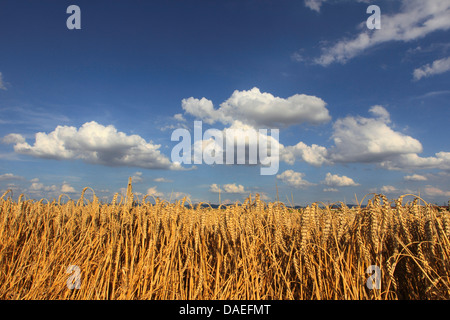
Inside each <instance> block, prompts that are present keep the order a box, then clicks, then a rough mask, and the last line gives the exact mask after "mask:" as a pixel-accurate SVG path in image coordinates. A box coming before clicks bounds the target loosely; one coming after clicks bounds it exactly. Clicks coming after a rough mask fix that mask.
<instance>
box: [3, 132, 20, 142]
mask: <svg viewBox="0 0 450 320" xmlns="http://www.w3.org/2000/svg"><path fill="white" fill-rule="evenodd" d="M25 141H26V140H25V138H24V137H23V136H22V135H21V134H18V133H10V134H8V135H6V136H4V137H3V138H2V142H3V143H7V144H11V143H16V144H20V143H25Z"/></svg>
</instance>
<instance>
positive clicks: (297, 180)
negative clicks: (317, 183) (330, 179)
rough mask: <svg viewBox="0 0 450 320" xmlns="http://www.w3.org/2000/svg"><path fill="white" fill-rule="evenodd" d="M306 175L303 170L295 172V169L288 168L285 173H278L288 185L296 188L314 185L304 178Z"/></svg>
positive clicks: (278, 176)
mask: <svg viewBox="0 0 450 320" xmlns="http://www.w3.org/2000/svg"><path fill="white" fill-rule="evenodd" d="M304 176H305V174H304V173H302V172H295V171H294V170H286V171H284V172H283V173H281V174H279V175H277V178H278V179H280V180H281V181H283V182H284V183H285V184H287V185H288V186H291V187H294V188H306V187H309V186H312V185H314V184H313V183H311V182H309V181H306V180H303V177H304Z"/></svg>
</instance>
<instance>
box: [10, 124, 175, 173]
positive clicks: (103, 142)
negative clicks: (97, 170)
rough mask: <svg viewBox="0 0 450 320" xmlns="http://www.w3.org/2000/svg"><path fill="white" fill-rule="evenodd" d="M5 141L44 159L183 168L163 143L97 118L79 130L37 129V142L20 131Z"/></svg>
mask: <svg viewBox="0 0 450 320" xmlns="http://www.w3.org/2000/svg"><path fill="white" fill-rule="evenodd" d="M3 141H4V142H7V143H14V151H15V152H17V153H19V154H25V155H30V156H34V157H38V158H44V159H57V160H74V159H82V160H83V161H86V162H88V163H93V164H100V165H108V166H132V167H141V168H146V169H181V167H180V166H179V165H176V164H172V163H171V162H170V160H169V159H168V158H167V157H166V156H164V155H162V154H161V152H160V150H159V148H160V145H156V144H153V143H152V142H147V141H145V139H143V138H142V137H140V136H138V135H127V134H125V133H123V132H119V131H117V129H116V128H115V127H114V126H112V125H109V126H103V125H101V124H98V123H97V122H95V121H91V122H87V123H85V124H83V125H82V126H81V127H80V128H79V129H77V128H75V127H69V126H57V127H56V129H55V130H54V131H52V132H50V133H48V134H47V133H44V132H38V133H36V135H35V143H34V145H32V146H31V145H29V144H28V143H27V142H26V141H25V138H24V137H23V136H21V135H19V134H9V135H7V136H5V137H4V138H3Z"/></svg>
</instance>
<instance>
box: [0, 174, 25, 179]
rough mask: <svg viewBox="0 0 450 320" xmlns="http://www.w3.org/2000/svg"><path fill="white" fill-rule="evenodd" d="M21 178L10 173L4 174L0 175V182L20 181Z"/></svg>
mask: <svg viewBox="0 0 450 320" xmlns="http://www.w3.org/2000/svg"><path fill="white" fill-rule="evenodd" d="M22 179H23V177H20V176H16V175H14V174H12V173H4V174H0V181H5V180H22Z"/></svg>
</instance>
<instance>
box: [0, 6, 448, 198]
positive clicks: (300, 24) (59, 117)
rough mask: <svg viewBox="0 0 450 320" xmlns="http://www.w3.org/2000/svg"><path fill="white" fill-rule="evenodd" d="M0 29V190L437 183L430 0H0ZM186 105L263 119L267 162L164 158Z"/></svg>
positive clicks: (216, 124) (443, 184) (169, 191)
mask: <svg viewBox="0 0 450 320" xmlns="http://www.w3.org/2000/svg"><path fill="white" fill-rule="evenodd" d="M72 4H75V5H78V6H79V7H80V9H81V29H80V30H76V29H74V30H69V29H68V28H67V26H66V20H67V19H68V18H69V17H70V15H71V14H68V13H66V9H67V7H68V6H69V5H72ZM371 4H376V5H378V6H379V7H380V9H381V29H379V30H377V29H373V30H369V29H368V28H367V26H366V20H367V19H368V18H369V17H370V16H371V14H370V13H369V14H368V13H366V10H367V7H368V6H369V5H371ZM0 39H1V44H0V139H1V143H0V190H1V192H2V193H3V192H4V191H6V190H7V189H12V190H13V193H14V196H17V195H19V194H20V193H25V194H26V195H27V197H29V198H35V199H40V198H42V197H45V198H48V199H51V198H55V197H58V195H59V194H61V193H66V194H67V195H68V196H70V197H71V198H73V199H77V198H78V197H79V195H80V193H81V190H82V189H83V188H84V187H87V186H89V187H91V188H93V189H94V190H95V192H96V194H97V195H98V196H99V197H100V198H101V199H103V200H105V201H107V200H111V199H112V197H113V195H114V194H115V193H117V192H119V193H121V192H122V193H123V192H124V189H125V188H126V185H127V181H128V177H130V176H132V177H133V190H134V191H135V192H136V194H137V195H138V196H139V197H141V198H142V196H144V195H146V194H150V195H154V196H159V197H162V198H165V199H168V200H169V199H171V200H174V199H180V198H182V197H184V196H188V197H189V198H190V199H191V201H193V202H198V201H205V202H211V203H218V201H219V191H220V196H221V201H222V202H234V201H243V200H244V199H245V198H246V197H247V196H248V194H250V193H252V194H255V193H260V194H261V195H262V197H263V199H265V200H268V201H269V200H276V196H277V188H278V195H279V198H280V200H281V201H285V202H287V201H288V200H287V199H289V201H291V199H292V198H293V199H294V202H295V204H297V205H306V204H310V203H312V202H315V201H323V202H335V201H345V202H347V203H355V196H356V197H357V198H358V199H359V200H360V199H361V198H362V197H364V196H365V195H366V194H369V193H373V192H376V193H383V194H385V195H387V196H388V197H389V198H391V199H392V198H396V197H398V196H399V195H402V194H408V193H414V194H419V193H420V195H421V196H422V198H423V199H425V200H426V201H428V202H432V203H436V204H439V205H443V204H446V203H447V201H448V200H449V198H450V142H449V141H450V140H449V136H450V122H449V121H450V108H449V101H450V41H449V39H450V2H449V1H447V0H430V1H419V0H411V1H406V0H404V1H393V0H387V1H362V0H359V1H357V0H355V1H350V0H348V1H332V0H296V1H291V0H226V1H206V0H205V1H196V0H190V1H175V0H174V1H145V2H144V1H135V0H133V1H122V0H120V1H99V0H96V1H79V0H77V1H75V2H68V1H57V2H56V1H45V0H44V1H23V0H19V1H17V0H15V1H12V0H11V1H10V0H6V1H5V0H1V1H0ZM195 120H202V121H203V130H206V129H208V128H214V129H218V130H224V129H226V128H230V127H233V128H243V127H252V128H255V129H260V128H268V129H270V128H278V129H279V130H280V139H279V143H280V145H279V147H280V163H279V170H278V173H277V174H275V175H268V176H263V175H260V167H259V166H258V165H257V166H248V165H218V164H216V165H206V164H200V165H196V166H195V167H193V166H192V165H185V164H182V165H181V167H180V166H177V165H176V164H174V163H172V161H171V150H172V148H173V147H174V146H175V145H177V143H178V142H176V141H171V134H172V132H173V131H174V130H175V129H177V128H186V129H189V130H192V129H193V125H194V121H195Z"/></svg>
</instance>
